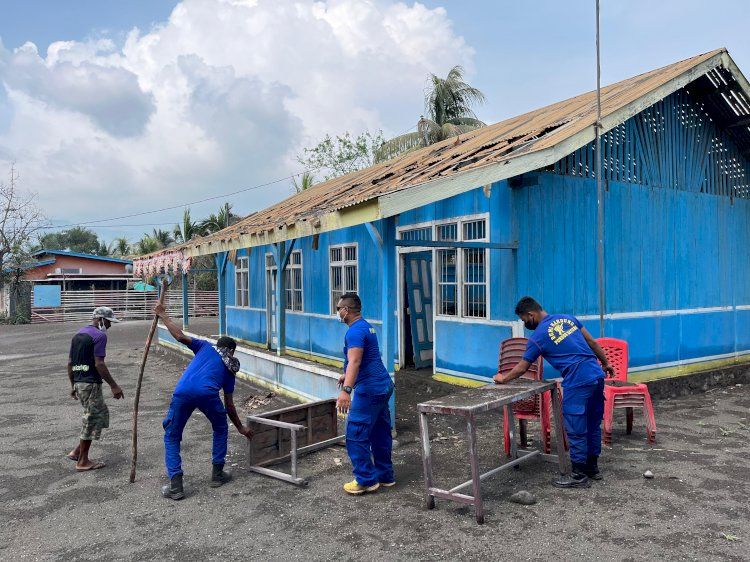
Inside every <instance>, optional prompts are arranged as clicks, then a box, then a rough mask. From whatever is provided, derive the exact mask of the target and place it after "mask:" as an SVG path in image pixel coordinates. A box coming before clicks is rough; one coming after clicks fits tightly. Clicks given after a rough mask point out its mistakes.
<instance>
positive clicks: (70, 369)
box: [68, 361, 78, 400]
mask: <svg viewBox="0 0 750 562" xmlns="http://www.w3.org/2000/svg"><path fill="white" fill-rule="evenodd" d="M68 380H69V381H70V397H71V398H75V399H76V400H78V395H77V394H76V386H75V383H74V382H73V363H71V362H70V361H68Z"/></svg>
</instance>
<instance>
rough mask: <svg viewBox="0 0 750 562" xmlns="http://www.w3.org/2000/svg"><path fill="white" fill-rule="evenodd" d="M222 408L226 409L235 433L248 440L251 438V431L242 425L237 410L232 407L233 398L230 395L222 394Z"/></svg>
mask: <svg viewBox="0 0 750 562" xmlns="http://www.w3.org/2000/svg"><path fill="white" fill-rule="evenodd" d="M224 407H225V408H226V409H227V415H228V416H229V419H230V420H232V423H233V424H234V427H236V428H237V431H239V432H240V433H241V434H242V435H244V436H245V437H247V438H248V439H250V438H251V437H252V436H253V430H252V429H250V428H249V427H245V426H244V425H242V420H240V416H238V415H237V408H235V407H234V397H233V396H232V394H231V393H227V392H225V393H224Z"/></svg>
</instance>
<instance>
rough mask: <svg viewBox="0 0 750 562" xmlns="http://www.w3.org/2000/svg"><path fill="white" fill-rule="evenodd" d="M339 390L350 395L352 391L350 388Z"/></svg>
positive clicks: (345, 387)
mask: <svg viewBox="0 0 750 562" xmlns="http://www.w3.org/2000/svg"><path fill="white" fill-rule="evenodd" d="M341 390H343V391H344V392H346V393H347V394H351V393H352V390H353V389H352V387H351V386H344V387H342V388H341Z"/></svg>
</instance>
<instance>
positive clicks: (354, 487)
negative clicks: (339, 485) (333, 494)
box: [344, 480, 380, 496]
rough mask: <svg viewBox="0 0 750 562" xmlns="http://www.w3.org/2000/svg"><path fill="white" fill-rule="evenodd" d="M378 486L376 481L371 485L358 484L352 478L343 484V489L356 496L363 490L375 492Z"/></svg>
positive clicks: (362, 492)
mask: <svg viewBox="0 0 750 562" xmlns="http://www.w3.org/2000/svg"><path fill="white" fill-rule="evenodd" d="M378 488H380V484H378V483H377V482H376V483H375V484H373V485H372V486H360V485H359V484H358V483H357V481H356V480H352V481H351V482H347V483H346V484H344V491H345V492H346V493H347V494H352V495H353V496H358V495H360V494H364V493H365V492H375V491H376V490H377V489H378Z"/></svg>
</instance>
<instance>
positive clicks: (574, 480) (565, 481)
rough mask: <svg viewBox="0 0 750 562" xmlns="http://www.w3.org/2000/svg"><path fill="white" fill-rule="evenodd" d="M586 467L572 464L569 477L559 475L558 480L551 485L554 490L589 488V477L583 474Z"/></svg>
mask: <svg viewBox="0 0 750 562" xmlns="http://www.w3.org/2000/svg"><path fill="white" fill-rule="evenodd" d="M585 470H586V465H581V464H578V463H573V472H572V473H571V474H570V476H568V475H565V474H561V475H560V478H558V479H557V480H555V481H554V482H553V483H552V485H553V486H555V487H556V488H588V487H589V486H591V482H590V481H589V477H588V476H586V473H585V472H584V471H585Z"/></svg>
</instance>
